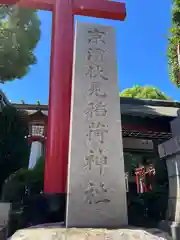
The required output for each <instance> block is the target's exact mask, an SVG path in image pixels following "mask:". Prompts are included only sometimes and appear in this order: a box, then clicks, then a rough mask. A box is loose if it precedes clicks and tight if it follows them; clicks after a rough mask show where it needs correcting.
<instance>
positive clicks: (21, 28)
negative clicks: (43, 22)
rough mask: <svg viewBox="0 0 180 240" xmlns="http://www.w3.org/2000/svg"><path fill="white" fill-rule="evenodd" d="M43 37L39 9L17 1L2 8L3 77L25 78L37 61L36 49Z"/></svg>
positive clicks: (0, 58)
mask: <svg viewBox="0 0 180 240" xmlns="http://www.w3.org/2000/svg"><path fill="white" fill-rule="evenodd" d="M39 39H40V20H39V18H38V16H37V13H36V11H34V10H32V9H26V8H20V7H17V6H15V5H13V6H11V7H7V6H6V5H5V6H4V7H1V11H0V46H1V53H0V80H1V83H4V82H6V81H12V80H14V79H16V78H22V77H23V76H24V75H26V74H27V73H28V71H29V66H30V65H32V64H35V63H36V57H35V55H34V53H33V50H34V48H35V47H36V45H37V43H38V41H39Z"/></svg>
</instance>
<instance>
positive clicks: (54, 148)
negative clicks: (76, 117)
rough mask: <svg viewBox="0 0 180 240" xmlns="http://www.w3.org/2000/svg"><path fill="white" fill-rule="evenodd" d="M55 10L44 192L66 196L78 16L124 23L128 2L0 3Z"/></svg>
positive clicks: (43, 0) (51, 0)
mask: <svg viewBox="0 0 180 240" xmlns="http://www.w3.org/2000/svg"><path fill="white" fill-rule="evenodd" d="M15 3H16V4H17V5H19V6H22V7H27V8H34V9H41V10H50V11H53V28H52V45H51V70H50V91H49V112H48V135H47V143H46V164H45V180H44V192H45V193H48V194H61V195H65V193H66V180H67V163H68V144H69V123H70V107H71V106H70V103H71V81H72V67H73V66H72V64H73V38H74V15H82V16H90V17H96V18H106V19H113V20H124V19H125V17H126V8H125V4H124V3H119V2H111V1H108V0H22V1H19V2H17V0H0V4H15Z"/></svg>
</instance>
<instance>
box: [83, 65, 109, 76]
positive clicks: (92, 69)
mask: <svg viewBox="0 0 180 240" xmlns="http://www.w3.org/2000/svg"><path fill="white" fill-rule="evenodd" d="M85 76H88V77H89V78H90V79H93V78H97V77H100V78H101V79H103V80H108V77H106V76H105V74H104V68H103V66H101V65H99V64H94V63H91V64H89V65H88V70H87V72H86V73H85Z"/></svg>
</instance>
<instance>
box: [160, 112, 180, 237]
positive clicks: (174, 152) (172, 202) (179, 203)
mask: <svg viewBox="0 0 180 240" xmlns="http://www.w3.org/2000/svg"><path fill="white" fill-rule="evenodd" d="M171 132H172V138H171V139H170V140H168V141H166V142H164V143H162V144H160V145H159V156H160V158H161V159H163V158H164V159H165V160H166V165H167V171H168V178H169V197H168V209H167V217H166V220H165V221H163V222H161V223H160V228H162V229H163V230H167V231H168V232H170V234H171V235H172V237H173V239H180V115H179V112H178V117H177V118H176V119H174V120H173V121H172V122H171Z"/></svg>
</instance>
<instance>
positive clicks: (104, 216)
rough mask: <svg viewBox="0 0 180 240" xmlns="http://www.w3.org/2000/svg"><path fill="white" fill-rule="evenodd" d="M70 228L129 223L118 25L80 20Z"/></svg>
mask: <svg viewBox="0 0 180 240" xmlns="http://www.w3.org/2000/svg"><path fill="white" fill-rule="evenodd" d="M75 32H76V34H75V47H74V49H75V51H74V68H73V87H72V102H71V104H72V105H71V106H72V109H71V125H70V129H71V130H70V145H69V165H68V192H67V212H66V226H67V227H120V226H122V225H127V206H126V188H125V173H124V158H123V146H122V135H121V117H120V101H119V89H118V83H117V62H116V43H115V39H116V36H115V30H114V29H113V28H112V27H105V26H102V25H97V24H88V23H83V22H77V24H76V31H75Z"/></svg>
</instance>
